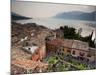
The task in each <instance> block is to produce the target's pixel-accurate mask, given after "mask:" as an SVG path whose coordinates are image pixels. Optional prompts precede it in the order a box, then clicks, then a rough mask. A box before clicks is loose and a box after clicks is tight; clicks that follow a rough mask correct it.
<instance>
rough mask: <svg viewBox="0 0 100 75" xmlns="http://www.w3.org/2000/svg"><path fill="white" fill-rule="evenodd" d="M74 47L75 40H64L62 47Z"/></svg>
mask: <svg viewBox="0 0 100 75" xmlns="http://www.w3.org/2000/svg"><path fill="white" fill-rule="evenodd" d="M72 45H73V40H69V39H66V40H64V42H63V44H62V46H64V47H68V48H72Z"/></svg>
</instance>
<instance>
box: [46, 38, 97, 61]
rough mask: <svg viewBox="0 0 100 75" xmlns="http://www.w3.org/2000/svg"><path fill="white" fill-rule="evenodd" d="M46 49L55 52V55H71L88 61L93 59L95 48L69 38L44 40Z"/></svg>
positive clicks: (48, 51)
mask: <svg viewBox="0 0 100 75" xmlns="http://www.w3.org/2000/svg"><path fill="white" fill-rule="evenodd" d="M46 49H47V54H48V53H50V52H51V53H56V54H57V55H64V56H68V55H71V56H73V57H75V58H78V59H80V60H85V61H88V62H94V61H95V51H96V50H95V49H94V48H90V47H89V45H88V43H86V42H82V41H78V40H69V39H54V40H51V41H50V40H49V41H47V42H46Z"/></svg>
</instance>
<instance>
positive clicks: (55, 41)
mask: <svg viewBox="0 0 100 75" xmlns="http://www.w3.org/2000/svg"><path fill="white" fill-rule="evenodd" d="M48 43H49V44H52V45H56V46H61V45H62V43H63V40H62V39H53V40H51V41H48Z"/></svg>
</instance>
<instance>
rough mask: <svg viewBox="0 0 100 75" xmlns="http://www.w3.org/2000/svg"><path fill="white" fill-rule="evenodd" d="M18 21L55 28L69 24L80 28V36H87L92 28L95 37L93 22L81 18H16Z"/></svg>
mask: <svg viewBox="0 0 100 75" xmlns="http://www.w3.org/2000/svg"><path fill="white" fill-rule="evenodd" d="M16 22H18V23H22V24H24V23H36V24H38V25H43V26H45V27H47V28H50V29H57V28H59V27H60V26H65V25H66V26H70V27H74V28H76V29H77V30H78V29H79V28H82V33H81V35H82V36H87V35H89V34H91V32H92V30H94V34H93V38H95V25H96V23H95V22H92V21H82V20H64V19H51V18H49V19H46V18H42V19H40V18H35V19H29V20H18V21H16Z"/></svg>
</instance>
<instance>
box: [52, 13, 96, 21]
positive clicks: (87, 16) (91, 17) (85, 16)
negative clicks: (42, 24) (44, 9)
mask: <svg viewBox="0 0 100 75" xmlns="http://www.w3.org/2000/svg"><path fill="white" fill-rule="evenodd" d="M53 18H61V19H73V20H86V21H96V11H94V12H90V13H86V12H81V11H71V12H62V13H59V14H57V15H55V16H54V17H53Z"/></svg>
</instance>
